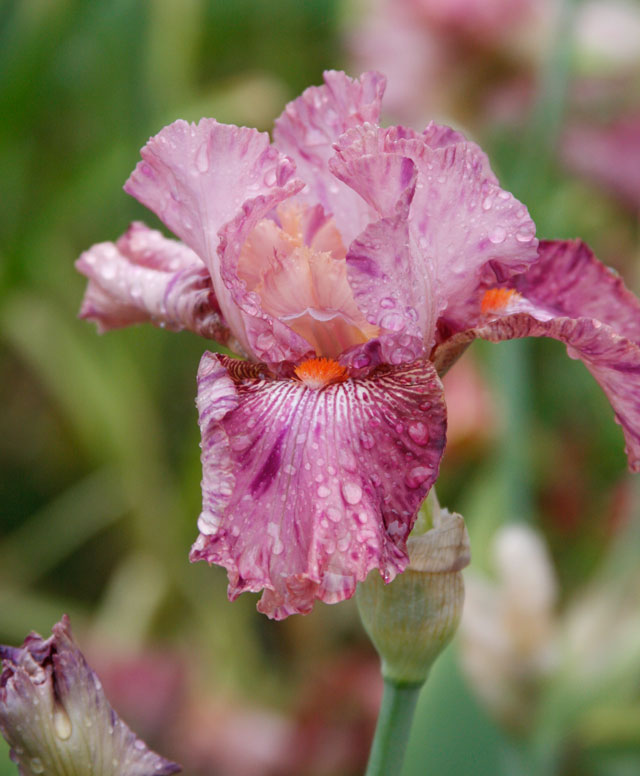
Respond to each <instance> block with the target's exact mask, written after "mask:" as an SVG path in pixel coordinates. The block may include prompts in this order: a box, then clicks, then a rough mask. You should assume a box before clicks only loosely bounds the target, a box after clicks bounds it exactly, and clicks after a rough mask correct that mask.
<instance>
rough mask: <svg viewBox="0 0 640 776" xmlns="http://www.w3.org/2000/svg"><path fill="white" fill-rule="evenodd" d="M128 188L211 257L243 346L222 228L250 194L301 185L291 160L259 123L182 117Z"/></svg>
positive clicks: (148, 149) (153, 144) (146, 151)
mask: <svg viewBox="0 0 640 776" xmlns="http://www.w3.org/2000/svg"><path fill="white" fill-rule="evenodd" d="M141 155H142V158H143V161H142V162H139V163H138V165H137V167H136V169H135V170H134V172H133V173H132V175H131V177H130V178H129V180H128V181H127V183H126V184H125V190H126V191H127V192H128V193H129V194H132V195H133V196H134V197H136V199H138V200H139V201H140V202H142V204H143V205H146V207H148V208H149V209H150V210H152V211H153V212H154V213H155V214H156V215H157V216H158V217H159V218H160V219H161V220H162V221H163V222H164V223H165V224H166V225H167V226H168V227H169V229H171V231H173V232H174V233H175V234H176V235H178V237H180V238H181V239H182V240H183V242H185V243H186V244H187V245H188V246H189V247H190V248H192V249H193V250H194V251H195V252H196V253H197V254H198V256H200V258H201V259H202V260H203V261H204V263H205V264H206V265H207V267H208V269H209V272H210V274H211V279H212V282H213V287H214V290H215V293H216V298H217V300H218V304H219V305H220V309H221V310H222V314H223V316H224V319H225V321H226V322H227V324H228V326H229V328H230V329H231V330H232V332H233V334H234V336H235V337H236V338H237V339H238V340H239V341H240V343H241V344H242V346H243V347H244V348H245V350H249V351H250V346H249V343H248V341H247V336H246V333H245V318H246V316H243V315H242V314H241V312H240V311H239V310H238V308H237V306H236V303H235V302H234V301H233V300H232V297H231V294H230V292H229V290H228V289H227V287H226V286H225V284H224V282H223V280H222V277H221V274H220V261H219V258H218V240H219V238H218V230H219V229H220V228H221V227H222V226H223V225H224V224H225V223H226V222H228V221H229V220H230V219H232V218H233V217H234V216H236V215H237V214H238V213H239V212H241V210H242V206H243V204H244V203H245V202H246V201H247V200H248V199H250V198H256V197H258V198H259V197H268V196H273V195H274V193H277V195H278V196H279V197H280V198H281V199H284V198H286V197H288V196H291V195H292V194H293V193H295V192H296V191H297V190H299V189H300V188H301V187H302V185H303V184H302V182H300V181H295V180H293V179H292V178H293V174H294V171H295V167H294V165H293V163H292V162H291V160H289V159H287V157H285V156H283V155H282V154H280V153H279V152H278V151H277V150H276V149H275V148H273V147H272V146H271V145H270V144H269V136H268V135H267V134H266V133H260V132H258V131H257V130H255V129H247V128H246V127H233V126H228V125H225V124H218V122H217V121H215V120H214V119H202V120H201V121H200V122H199V123H198V124H188V123H187V122H186V121H176V122H174V123H173V124H170V125H169V126H168V127H165V128H164V129H163V130H162V131H161V132H159V133H158V134H157V135H156V136H155V137H152V138H151V139H150V140H149V142H148V143H147V145H146V146H145V147H144V148H143V149H142V151H141Z"/></svg>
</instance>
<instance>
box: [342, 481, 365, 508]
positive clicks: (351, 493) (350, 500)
mask: <svg viewBox="0 0 640 776" xmlns="http://www.w3.org/2000/svg"><path fill="white" fill-rule="evenodd" d="M341 490H342V498H343V499H344V500H345V501H346V502H347V504H357V503H358V502H359V501H360V499H361V498H362V488H361V487H360V486H359V485H358V484H357V483H355V482H345V483H344V484H343V485H342V488H341Z"/></svg>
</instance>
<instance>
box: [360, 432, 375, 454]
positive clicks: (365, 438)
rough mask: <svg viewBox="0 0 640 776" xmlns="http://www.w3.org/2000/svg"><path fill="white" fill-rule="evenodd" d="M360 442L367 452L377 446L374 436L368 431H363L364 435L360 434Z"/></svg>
mask: <svg viewBox="0 0 640 776" xmlns="http://www.w3.org/2000/svg"><path fill="white" fill-rule="evenodd" d="M360 442H361V443H362V446H363V447H364V449H365V450H371V448H372V447H373V446H374V445H375V440H374V438H373V436H372V435H371V434H369V433H368V432H366V431H363V432H362V434H360Z"/></svg>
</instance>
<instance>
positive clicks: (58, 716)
mask: <svg viewBox="0 0 640 776" xmlns="http://www.w3.org/2000/svg"><path fill="white" fill-rule="evenodd" d="M53 729H54V731H55V733H56V735H57V736H58V738H59V739H61V740H62V741H66V740H67V739H68V738H69V736H70V735H71V730H72V727H71V720H70V719H69V715H68V714H67V712H66V711H65V710H64V709H63V708H62V707H60V706H58V707H57V708H56V710H55V711H54V712H53Z"/></svg>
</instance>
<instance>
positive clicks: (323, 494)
mask: <svg viewBox="0 0 640 776" xmlns="http://www.w3.org/2000/svg"><path fill="white" fill-rule="evenodd" d="M316 493H317V494H318V496H319V497H320V498H328V497H329V496H330V495H331V489H330V488H328V487H327V486H326V485H318V488H317V490H316Z"/></svg>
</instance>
